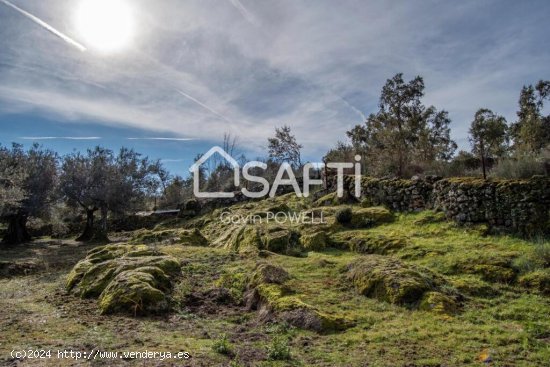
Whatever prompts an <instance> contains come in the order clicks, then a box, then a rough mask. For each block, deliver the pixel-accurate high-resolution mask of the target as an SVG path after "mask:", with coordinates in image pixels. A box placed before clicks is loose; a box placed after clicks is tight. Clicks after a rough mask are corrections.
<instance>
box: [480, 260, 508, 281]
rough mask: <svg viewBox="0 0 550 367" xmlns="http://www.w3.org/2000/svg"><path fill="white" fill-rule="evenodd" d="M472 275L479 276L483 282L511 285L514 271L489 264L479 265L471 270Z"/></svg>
mask: <svg viewBox="0 0 550 367" xmlns="http://www.w3.org/2000/svg"><path fill="white" fill-rule="evenodd" d="M472 270H473V273H474V274H478V275H480V276H481V277H482V278H483V279H484V280H486V281H489V282H497V283H511V282H512V281H513V280H514V279H515V277H516V272H515V271H514V269H511V268H508V267H504V266H499V265H491V264H479V265H475V266H474V267H473V268H472Z"/></svg>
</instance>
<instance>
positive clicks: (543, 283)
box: [518, 269, 550, 296]
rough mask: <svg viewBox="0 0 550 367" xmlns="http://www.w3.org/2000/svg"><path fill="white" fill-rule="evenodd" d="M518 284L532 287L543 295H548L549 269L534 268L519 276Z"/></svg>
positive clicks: (549, 284) (549, 285)
mask: <svg viewBox="0 0 550 367" xmlns="http://www.w3.org/2000/svg"><path fill="white" fill-rule="evenodd" d="M518 284H519V285H520V286H522V287H525V288H530V289H534V290H536V291H538V292H540V293H542V294H544V295H547V296H549V295H550V269H541V270H536V271H533V272H531V273H527V274H524V275H522V276H521V277H519V279H518Z"/></svg>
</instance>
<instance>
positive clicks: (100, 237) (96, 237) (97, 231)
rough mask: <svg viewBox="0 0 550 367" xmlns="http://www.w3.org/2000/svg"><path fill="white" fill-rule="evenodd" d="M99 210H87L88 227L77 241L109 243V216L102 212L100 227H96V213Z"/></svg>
mask: <svg viewBox="0 0 550 367" xmlns="http://www.w3.org/2000/svg"><path fill="white" fill-rule="evenodd" d="M97 210H98V209H97V208H93V209H86V227H84V232H82V234H81V235H80V237H78V238H77V239H76V240H77V241H80V242H92V241H93V242H108V241H109V238H107V214H106V213H105V210H103V209H102V210H101V220H100V222H99V226H96V225H95V217H94V213H95V212H96V211H97Z"/></svg>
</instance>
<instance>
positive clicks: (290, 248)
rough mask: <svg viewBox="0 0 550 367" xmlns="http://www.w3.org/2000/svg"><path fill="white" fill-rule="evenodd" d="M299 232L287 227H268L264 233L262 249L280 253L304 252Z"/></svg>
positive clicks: (293, 253) (296, 254)
mask: <svg viewBox="0 0 550 367" xmlns="http://www.w3.org/2000/svg"><path fill="white" fill-rule="evenodd" d="M299 239H300V235H299V233H297V232H295V231H293V230H289V229H286V228H280V227H274V228H269V229H267V230H266V231H265V232H264V233H263V235H262V249H265V250H268V251H272V252H275V253H278V254H284V255H291V256H298V255H300V254H301V253H302V252H303V248H302V246H301V244H300V241H299Z"/></svg>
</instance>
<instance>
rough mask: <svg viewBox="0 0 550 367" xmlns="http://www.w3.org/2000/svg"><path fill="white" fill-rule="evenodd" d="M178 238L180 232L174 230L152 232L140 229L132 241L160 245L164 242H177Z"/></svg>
mask: <svg viewBox="0 0 550 367" xmlns="http://www.w3.org/2000/svg"><path fill="white" fill-rule="evenodd" d="M177 238H178V232H177V231H176V230H174V229H165V230H150V229H140V230H138V231H135V232H134V236H133V238H132V241H133V242H134V243H146V244H147V243H159V242H163V241H170V240H171V241H173V242H176V241H177Z"/></svg>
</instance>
